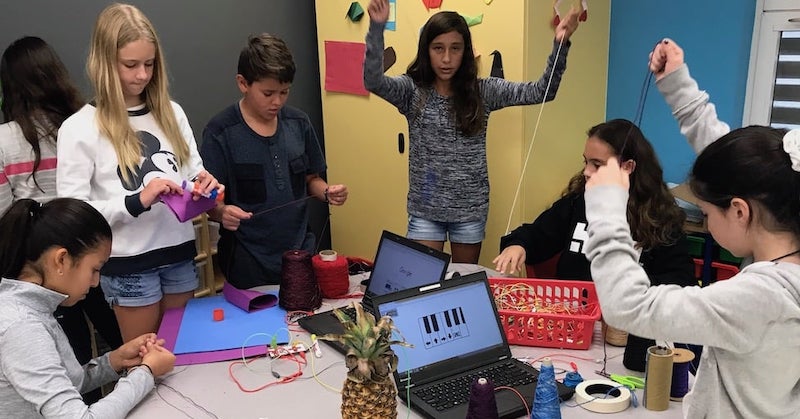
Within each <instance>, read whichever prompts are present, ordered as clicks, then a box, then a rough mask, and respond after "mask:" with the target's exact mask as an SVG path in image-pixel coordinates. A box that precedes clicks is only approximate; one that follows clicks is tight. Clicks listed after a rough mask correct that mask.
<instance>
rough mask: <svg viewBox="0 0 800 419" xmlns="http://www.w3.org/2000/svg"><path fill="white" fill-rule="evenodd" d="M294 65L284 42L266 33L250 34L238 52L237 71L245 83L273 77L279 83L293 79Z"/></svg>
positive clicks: (289, 81)
mask: <svg viewBox="0 0 800 419" xmlns="http://www.w3.org/2000/svg"><path fill="white" fill-rule="evenodd" d="M295 71H296V67H295V64H294V59H293V58H292V53H291V51H289V47H288V46H286V42H284V41H283V40H282V39H280V38H278V37H277V36H274V35H270V34H268V33H262V34H259V35H250V37H248V38H247V45H245V47H244V48H242V51H241V52H240V53H239V65H238V67H237V72H238V73H239V74H241V75H242V77H244V79H245V80H246V81H247V84H252V83H253V82H256V81H259V80H263V79H267V78H273V79H276V80H278V81H279V82H281V83H291V82H293V81H294V73H295Z"/></svg>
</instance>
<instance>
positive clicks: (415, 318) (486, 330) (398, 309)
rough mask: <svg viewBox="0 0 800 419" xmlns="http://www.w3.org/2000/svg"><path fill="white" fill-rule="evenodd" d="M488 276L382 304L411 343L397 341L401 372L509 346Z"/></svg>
mask: <svg viewBox="0 0 800 419" xmlns="http://www.w3.org/2000/svg"><path fill="white" fill-rule="evenodd" d="M490 298H492V297H491V295H490V294H489V291H488V289H487V286H486V284H485V282H484V281H477V282H475V281H473V282H471V283H468V284H464V285H463V286H456V287H450V288H442V289H439V290H436V291H433V292H430V293H424V294H420V295H415V296H411V297H408V298H403V299H400V300H395V301H388V302H385V303H381V304H380V307H379V309H380V312H381V315H388V316H390V317H391V318H392V320H393V321H394V324H395V326H396V327H397V329H398V330H399V331H400V333H401V334H402V335H403V337H404V338H405V340H406V341H407V342H408V343H411V344H413V345H414V347H413V348H406V347H400V346H396V345H395V346H393V349H394V351H395V353H396V354H397V355H398V358H399V363H398V366H397V372H398V375H399V376H400V377H404V375H405V374H406V373H408V372H410V373H411V374H415V373H418V372H423V370H425V369H427V368H432V367H436V366H437V364H439V363H441V362H443V361H447V360H457V359H458V358H466V357H469V356H473V355H476V354H478V353H479V352H483V351H490V350H494V349H497V348H502V347H504V346H505V345H506V343H505V341H504V339H503V336H502V335H501V334H500V333H501V332H500V328H499V325H498V323H497V313H496V312H495V311H494V305H493V304H492V301H491V300H490Z"/></svg>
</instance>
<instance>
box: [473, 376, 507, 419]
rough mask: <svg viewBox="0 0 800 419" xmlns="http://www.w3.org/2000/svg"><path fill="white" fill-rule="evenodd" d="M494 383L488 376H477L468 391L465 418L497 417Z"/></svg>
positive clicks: (496, 418) (484, 418)
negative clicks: (467, 405)
mask: <svg viewBox="0 0 800 419" xmlns="http://www.w3.org/2000/svg"><path fill="white" fill-rule="evenodd" d="M499 418H500V415H499V414H498V413H497V400H495V398H494V383H493V382H492V380H491V379H489V378H483V377H481V378H478V379H476V380H475V381H473V382H472V386H471V387H470V391H469V408H468V409H467V417H466V419H499Z"/></svg>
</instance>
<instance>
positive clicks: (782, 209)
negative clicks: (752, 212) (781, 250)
mask: <svg viewBox="0 0 800 419" xmlns="http://www.w3.org/2000/svg"><path fill="white" fill-rule="evenodd" d="M787 132H788V131H787V130H785V129H779V128H771V127H764V126H758V125H752V126H749V127H745V128H739V129H735V130H733V131H731V132H729V133H728V134H725V135H724V136H723V137H722V138H720V139H719V140H717V141H715V142H713V143H711V144H710V145H709V146H708V147H706V148H705V150H703V152H702V153H700V155H699V156H697V160H695V162H694V166H693V167H692V172H691V175H690V177H689V186H690V187H691V189H692V192H693V193H694V194H695V195H696V196H697V197H698V198H700V199H701V200H703V201H706V202H708V203H710V204H712V205H715V206H717V207H719V208H722V209H726V208H728V207H730V205H731V199H733V198H735V197H738V198H741V199H743V200H745V201H746V202H747V203H748V204H749V205H750V206H751V207H753V206H754V205H755V206H756V207H757V208H758V210H757V212H756V216H757V217H758V218H759V220H760V222H761V223H762V225H764V228H766V229H767V230H770V231H776V232H777V231H788V232H792V233H794V234H795V235H797V236H800V173H798V172H796V171H794V170H793V169H792V161H791V159H790V158H789V154H787V153H786V152H785V151H784V149H783V137H784V136H785V135H786V133H787ZM751 221H752V218H751Z"/></svg>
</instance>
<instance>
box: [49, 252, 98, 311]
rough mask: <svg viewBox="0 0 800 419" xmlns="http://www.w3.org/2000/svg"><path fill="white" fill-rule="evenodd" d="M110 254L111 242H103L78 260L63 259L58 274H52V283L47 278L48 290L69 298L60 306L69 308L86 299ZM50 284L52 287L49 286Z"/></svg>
mask: <svg viewBox="0 0 800 419" xmlns="http://www.w3.org/2000/svg"><path fill="white" fill-rule="evenodd" d="M110 254H111V241H110V240H104V241H102V242H100V243H98V245H97V246H95V247H94V248H93V249H91V250H89V251H88V252H86V253H85V254H84V255H83V256H81V257H80V258H79V259H73V258H72V257H70V256H69V255H66V256H65V257H64V263H63V266H61V267H60V270H59V273H55V274H53V277H54V279H53V280H52V281H53V282H52V283H51V282H50V278H49V277H48V281H47V283H46V284H47V285H49V286H48V288H50V289H52V290H53V291H57V292H60V293H62V294H67V295H68V296H69V297H68V298H67V300H66V301H64V302H63V303H61V305H62V306H67V307H71V306H73V305H75V303H77V302H78V301H80V300H83V299H84V298H86V294H88V293H89V289H90V288H91V287H96V286H97V285H98V284H100V268H101V267H102V266H103V264H105V263H106V261H107V260H108V257H109V255H110ZM50 284H52V285H50Z"/></svg>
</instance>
